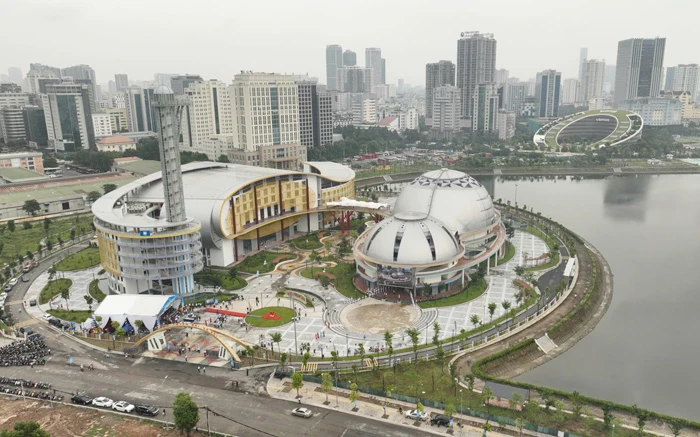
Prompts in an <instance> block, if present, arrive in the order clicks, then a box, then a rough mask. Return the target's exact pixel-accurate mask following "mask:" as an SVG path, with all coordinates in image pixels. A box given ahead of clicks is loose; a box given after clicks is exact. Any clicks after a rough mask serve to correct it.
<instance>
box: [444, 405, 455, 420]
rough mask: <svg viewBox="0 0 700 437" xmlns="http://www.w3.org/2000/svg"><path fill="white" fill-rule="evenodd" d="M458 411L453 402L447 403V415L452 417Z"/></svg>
mask: <svg viewBox="0 0 700 437" xmlns="http://www.w3.org/2000/svg"><path fill="white" fill-rule="evenodd" d="M456 412H457V409H456V408H455V406H454V405H452V404H447V405H445V416H447V417H452V416H454V415H455V413H456Z"/></svg>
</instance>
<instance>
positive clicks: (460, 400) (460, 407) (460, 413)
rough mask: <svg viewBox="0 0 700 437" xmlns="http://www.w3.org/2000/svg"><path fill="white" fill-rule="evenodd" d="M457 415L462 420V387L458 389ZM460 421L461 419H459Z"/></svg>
mask: <svg viewBox="0 0 700 437" xmlns="http://www.w3.org/2000/svg"><path fill="white" fill-rule="evenodd" d="M459 415H460V418H461V419H462V420H464V410H462V389H461V388H460V389H459ZM460 423H461V421H460Z"/></svg>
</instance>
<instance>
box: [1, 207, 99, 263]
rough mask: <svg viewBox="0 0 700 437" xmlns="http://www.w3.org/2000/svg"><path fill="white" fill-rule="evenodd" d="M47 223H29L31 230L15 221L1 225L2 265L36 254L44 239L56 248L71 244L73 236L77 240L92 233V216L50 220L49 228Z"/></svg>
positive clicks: (40, 221)
mask: <svg viewBox="0 0 700 437" xmlns="http://www.w3.org/2000/svg"><path fill="white" fill-rule="evenodd" d="M46 223H47V222H46V221H45V220H37V221H33V222H29V225H30V226H31V227H29V228H27V227H25V225H24V224H22V223H15V222H14V221H9V222H7V223H5V224H2V225H0V264H3V263H4V264H10V263H12V262H17V258H18V256H19V255H22V256H26V254H27V252H32V253H34V252H36V251H37V250H38V248H39V243H40V242H41V241H42V240H43V239H44V238H48V241H50V242H51V247H56V246H57V245H59V243H61V242H63V243H67V242H70V241H71V235H73V237H74V238H75V237H77V236H80V235H82V234H84V233H86V232H91V231H92V226H91V225H92V216H91V215H90V216H75V217H72V218H69V219H63V220H50V221H49V222H48V223H49V224H48V227H47V225H46ZM71 231H73V233H71Z"/></svg>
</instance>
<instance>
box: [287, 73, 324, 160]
mask: <svg viewBox="0 0 700 437" xmlns="http://www.w3.org/2000/svg"><path fill="white" fill-rule="evenodd" d="M296 82H297V85H298V86H299V141H300V142H301V144H302V145H304V146H306V147H318V146H325V145H326V144H330V143H332V142H333V111H332V108H331V96H330V94H328V93H327V92H326V87H324V86H323V85H319V84H318V81H317V80H316V79H312V78H309V77H308V76H302V77H299V78H297V79H296Z"/></svg>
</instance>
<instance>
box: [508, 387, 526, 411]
mask: <svg viewBox="0 0 700 437" xmlns="http://www.w3.org/2000/svg"><path fill="white" fill-rule="evenodd" d="M522 403H523V395H521V394H520V393H518V392H517V391H514V392H513V395H512V396H511V397H510V399H508V404H509V405H510V408H512V409H513V410H517V409H518V405H520V404H522Z"/></svg>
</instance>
